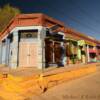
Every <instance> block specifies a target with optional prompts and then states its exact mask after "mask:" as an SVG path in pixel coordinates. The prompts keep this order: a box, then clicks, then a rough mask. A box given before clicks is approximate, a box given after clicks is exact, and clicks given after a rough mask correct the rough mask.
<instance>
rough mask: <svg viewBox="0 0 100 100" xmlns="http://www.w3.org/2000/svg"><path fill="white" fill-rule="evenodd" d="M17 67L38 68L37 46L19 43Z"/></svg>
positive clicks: (35, 44)
mask: <svg viewBox="0 0 100 100" xmlns="http://www.w3.org/2000/svg"><path fill="white" fill-rule="evenodd" d="M19 66H22V67H37V66H38V45H37V43H30V42H29V43H28V42H20V43H19Z"/></svg>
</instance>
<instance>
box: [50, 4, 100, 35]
mask: <svg viewBox="0 0 100 100" xmlns="http://www.w3.org/2000/svg"><path fill="white" fill-rule="evenodd" d="M50 8H52V9H55V10H56V12H59V13H61V15H65V16H66V13H65V12H63V11H61V10H58V9H57V8H56V7H54V6H53V5H52V6H51V7H50ZM65 16H64V17H65ZM67 17H68V18H69V19H71V20H73V21H74V22H76V23H78V24H80V25H82V26H84V27H86V28H87V29H90V30H94V32H97V33H100V32H99V31H97V30H96V29H93V28H92V27H90V26H88V25H86V24H84V23H82V22H81V21H80V20H78V19H76V18H75V17H73V16H69V15H67ZM95 34H96V33H95Z"/></svg>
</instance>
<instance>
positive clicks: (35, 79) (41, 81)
mask: <svg viewBox="0 0 100 100" xmlns="http://www.w3.org/2000/svg"><path fill="white" fill-rule="evenodd" d="M93 72H96V64H92V66H90V65H89V66H86V67H82V68H78V69H74V70H70V71H68V70H65V71H62V72H59V71H58V72H57V73H56V72H54V73H50V72H48V73H41V74H40V75H35V76H30V77H16V76H13V75H9V74H8V75H7V77H4V75H2V74H1V75H0V97H1V98H3V99H2V100H27V99H26V98H29V97H31V96H32V95H33V94H41V93H43V92H45V91H46V90H47V89H49V88H51V87H53V86H56V85H57V84H60V83H63V82H65V81H68V80H72V79H76V78H79V77H82V76H85V75H87V74H90V73H93ZM0 100H1V99H0Z"/></svg>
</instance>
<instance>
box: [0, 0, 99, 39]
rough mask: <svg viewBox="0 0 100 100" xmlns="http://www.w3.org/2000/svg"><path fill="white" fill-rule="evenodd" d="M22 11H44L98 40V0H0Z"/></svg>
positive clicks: (1, 5)
mask: <svg viewBox="0 0 100 100" xmlns="http://www.w3.org/2000/svg"><path fill="white" fill-rule="evenodd" d="M5 4H10V5H11V6H14V7H17V8H19V9H20V10H21V12H22V13H44V14H47V15H49V16H51V17H53V18H55V19H58V20H60V21H62V22H64V23H65V25H66V26H69V27H71V28H73V29H75V30H77V31H79V32H82V33H84V34H87V35H89V36H92V37H94V38H96V39H98V40H100V0H0V7H3V6H4V5H5Z"/></svg>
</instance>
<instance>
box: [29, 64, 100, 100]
mask: <svg viewBox="0 0 100 100" xmlns="http://www.w3.org/2000/svg"><path fill="white" fill-rule="evenodd" d="M29 100H100V66H97V72H95V73H92V74H89V75H87V76H84V77H81V78H78V79H75V80H71V81H67V82H65V83H62V84H60V85H57V86H55V87H53V88H50V89H49V90H47V91H46V92H45V93H43V94H41V95H34V96H33V97H31V98H29Z"/></svg>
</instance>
